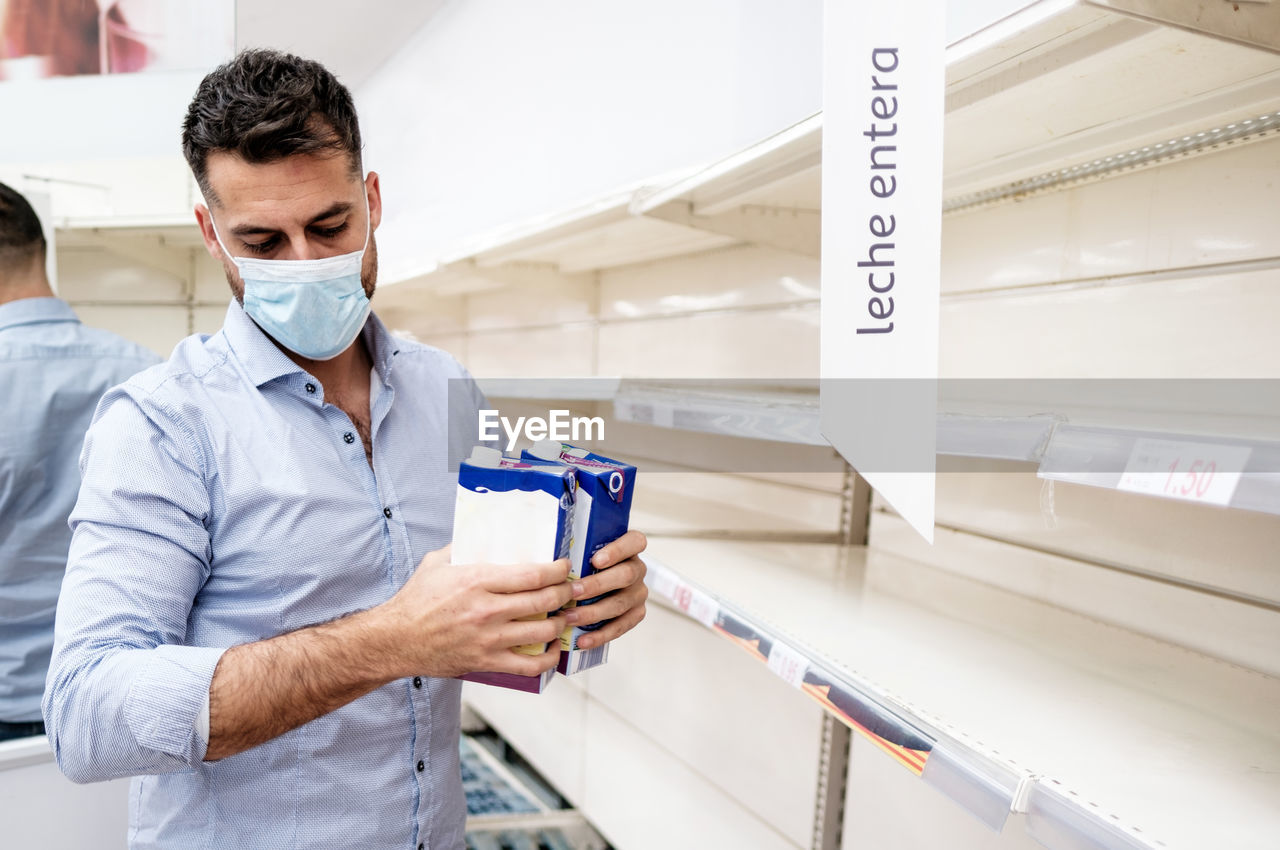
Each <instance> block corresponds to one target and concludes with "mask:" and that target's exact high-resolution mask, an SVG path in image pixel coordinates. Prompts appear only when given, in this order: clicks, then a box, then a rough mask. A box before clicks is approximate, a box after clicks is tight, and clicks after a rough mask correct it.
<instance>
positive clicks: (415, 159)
mask: <svg viewBox="0 0 1280 850" xmlns="http://www.w3.org/2000/svg"><path fill="white" fill-rule="evenodd" d="M821 37H822V4H821V2H820V0H792V2H787V3H778V2H774V0H700V2H697V3H689V2H686V0H650V2H646V3H625V4H623V3H600V2H595V0H555V2H546V0H544V1H543V2H527V0H466V2H458V0H454V2H451V3H449V4H448V5H447V6H446V7H445V8H444V9H442V10H441V11H440V12H439V13H437V15H436V16H435V17H434V18H433V19H432V20H431V21H430V22H429V23H428V24H427V26H426V27H425V28H423V29H422V30H421V31H420V32H418V33H417V35H416V36H415V37H414V38H413V39H411V40H410V41H409V43H408V44H407V45H406V46H405V48H403V49H402V50H401V51H399V52H398V53H397V54H396V55H395V56H393V57H392V58H391V59H390V60H389V61H388V62H387V63H386V65H384V66H383V67H382V68H381V69H380V70H379V71H378V72H377V73H376V74H375V75H374V76H373V77H372V78H371V79H370V80H369V82H368V83H367V84H365V85H363V86H362V87H360V88H359V89H358V90H357V92H356V102H357V107H358V108H359V110H360V116H361V126H362V130H363V133H364V137H365V146H366V162H365V164H366V167H368V168H371V169H373V170H376V171H379V172H380V173H381V174H382V176H383V180H384V184H383V189H384V204H385V210H386V212H385V216H386V217H385V218H384V219H383V224H382V229H381V231H380V232H379V237H380V240H379V243H378V247H379V252H380V260H381V263H382V279H383V280H384V281H391V280H395V279H399V278H403V277H406V276H408V275H411V274H413V273H415V272H418V271H421V269H422V266H423V265H429V264H430V262H431V261H432V260H434V259H435V257H436V256H437V255H438V254H439V253H440V250H441V249H442V248H445V247H446V246H449V245H451V244H453V243H456V242H457V241H459V240H460V239H462V238H464V237H468V236H471V235H473V234H475V233H476V232H478V231H482V230H485V229H488V228H490V227H494V226H497V225H500V224H505V223H508V222H511V221H514V220H519V219H522V218H524V217H526V216H530V215H534V214H540V213H545V212H547V211H549V210H555V209H557V208H560V207H566V206H570V205H572V204H573V203H574V202H576V201H579V200H583V199H586V198H589V197H591V196H593V195H596V194H600V193H603V192H607V191H609V190H611V189H613V188H615V187H617V186H618V185H620V184H624V183H628V182H631V181H635V180H642V179H645V178H648V177H651V176H653V175H655V174H659V173H661V172H664V171H669V170H672V169H676V168H685V167H688V166H692V165H696V164H698V163H702V162H706V161H708V160H711V159H714V158H716V157H719V156H723V155H726V154H728V153H732V152H733V151H734V150H736V149H738V148H741V147H743V146H745V145H747V144H750V143H752V142H755V141H757V140H759V139H760V138H763V137H765V136H768V135H771V134H772V133H775V132H777V131H778V130H781V129H783V128H784V127H786V126H788V125H789V124H792V123H794V122H796V121H798V120H800V119H802V118H804V117H805V116H807V115H809V114H812V113H813V112H815V111H817V110H818V108H819V107H820V106H821V56H820V50H819V48H820V45H821Z"/></svg>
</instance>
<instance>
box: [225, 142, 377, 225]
mask: <svg viewBox="0 0 1280 850" xmlns="http://www.w3.org/2000/svg"><path fill="white" fill-rule="evenodd" d="M206 169H207V170H206V179H207V180H208V183H209V188H210V190H211V194H212V195H213V197H212V198H208V199H207V200H208V201H209V202H210V204H211V205H213V206H215V207H216V208H218V209H220V210H222V211H224V212H227V213H233V214H237V213H253V212H259V213H261V212H286V211H287V212H290V213H292V214H296V215H300V216H305V215H306V213H307V211H308V210H311V211H312V212H315V211H318V210H321V209H325V208H328V207H330V206H332V205H333V204H334V203H336V202H341V201H350V200H351V198H352V195H353V194H354V193H356V192H358V191H359V187H360V180H359V178H358V177H357V176H356V175H354V174H353V173H352V171H351V167H350V160H349V158H348V157H346V156H345V155H342V154H336V155H335V154H293V155H291V156H285V157H281V158H279V159H275V160H271V161H270V162H249V161H247V160H245V159H244V158H243V157H241V156H240V155H239V154H236V153H233V152H227V151H218V152H215V153H211V154H209V157H208V160H207V163H206ZM312 208H314V209H312Z"/></svg>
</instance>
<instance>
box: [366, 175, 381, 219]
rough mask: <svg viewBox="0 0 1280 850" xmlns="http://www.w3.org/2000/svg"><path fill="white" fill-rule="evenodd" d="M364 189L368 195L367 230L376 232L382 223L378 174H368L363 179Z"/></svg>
mask: <svg viewBox="0 0 1280 850" xmlns="http://www.w3.org/2000/svg"><path fill="white" fill-rule="evenodd" d="M364 187H365V189H366V191H368V193H369V229H370V230H377V229H378V225H379V224H381V223H382V184H381V182H379V180H378V172H376V171H370V172H369V176H368V177H366V178H365V179H364Z"/></svg>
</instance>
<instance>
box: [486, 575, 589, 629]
mask: <svg viewBox="0 0 1280 850" xmlns="http://www.w3.org/2000/svg"><path fill="white" fill-rule="evenodd" d="M572 598H573V588H572V587H571V586H570V585H569V584H568V583H567V582H563V581H562V582H560V583H559V584H553V585H552V586H551V587H544V588H540V589H539V590H526V591H524V592H522V593H508V594H506V595H505V596H503V597H502V598H501V602H500V604H501V605H502V611H503V612H504V613H505V614H506V619H509V620H516V619H519V618H520V617H530V616H532V615H534V614H550V613H552V612H553V611H559V610H560V609H561V608H563V607H564V606H565V605H567V604H568V603H569V600H570V599H572Z"/></svg>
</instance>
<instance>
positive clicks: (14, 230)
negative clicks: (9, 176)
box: [0, 183, 47, 272]
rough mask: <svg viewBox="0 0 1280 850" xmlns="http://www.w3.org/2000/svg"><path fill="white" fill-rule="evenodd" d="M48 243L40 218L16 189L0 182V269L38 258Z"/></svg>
mask: <svg viewBox="0 0 1280 850" xmlns="http://www.w3.org/2000/svg"><path fill="white" fill-rule="evenodd" d="M46 250H47V246H46V244H45V241H44V231H43V230H41V229H40V219H39V218H37V217H36V211H35V210H33V209H32V208H31V204H30V202H28V201H27V199H26V198H24V197H23V196H22V195H21V194H20V193H19V192H17V191H15V190H14V189H12V188H11V187H9V186H7V185H5V184H4V183H0V272H3V271H4V270H5V269H6V268H12V267H16V266H19V265H25V264H26V263H28V262H30V261H32V260H35V259H36V258H39V260H40V261H41V262H44V256H45V251H46Z"/></svg>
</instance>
